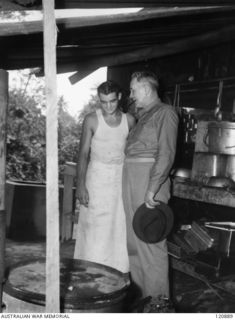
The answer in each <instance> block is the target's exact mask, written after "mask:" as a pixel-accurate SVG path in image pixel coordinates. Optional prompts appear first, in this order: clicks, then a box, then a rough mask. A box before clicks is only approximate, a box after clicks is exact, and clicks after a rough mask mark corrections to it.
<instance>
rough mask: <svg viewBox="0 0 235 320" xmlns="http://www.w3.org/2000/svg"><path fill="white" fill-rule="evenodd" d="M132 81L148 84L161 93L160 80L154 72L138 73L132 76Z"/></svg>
mask: <svg viewBox="0 0 235 320" xmlns="http://www.w3.org/2000/svg"><path fill="white" fill-rule="evenodd" d="M131 79H136V80H137V81H138V82H147V83H149V85H150V86H151V87H152V88H153V89H154V90H157V92H158V91H159V80H158V77H157V76H156V74H155V73H154V72H152V71H137V72H134V73H133V74H132V75H131Z"/></svg>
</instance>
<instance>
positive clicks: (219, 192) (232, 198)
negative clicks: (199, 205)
mask: <svg viewBox="0 0 235 320" xmlns="http://www.w3.org/2000/svg"><path fill="white" fill-rule="evenodd" d="M173 196H175V197H178V198H182V199H188V200H194V201H201V202H207V203H213V204H217V205H221V206H228V207H235V190H228V189H223V188H215V187H207V186H203V185H199V184H196V183H194V182H192V181H191V180H183V179H182V178H175V179H174V180H173Z"/></svg>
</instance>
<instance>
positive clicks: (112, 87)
mask: <svg viewBox="0 0 235 320" xmlns="http://www.w3.org/2000/svg"><path fill="white" fill-rule="evenodd" d="M97 92H98V95H100V94H101V93H102V94H105V95H108V94H110V93H112V92H115V93H116V94H117V95H118V94H119V93H120V92H121V89H120V87H119V85H118V84H117V83H116V82H114V81H111V80H108V81H105V82H103V83H101V84H100V85H99V86H98V88H97Z"/></svg>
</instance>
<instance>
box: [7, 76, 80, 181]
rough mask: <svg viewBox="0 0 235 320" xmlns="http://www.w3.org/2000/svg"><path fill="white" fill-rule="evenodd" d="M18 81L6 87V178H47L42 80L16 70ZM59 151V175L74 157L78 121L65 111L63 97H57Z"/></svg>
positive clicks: (76, 144)
mask: <svg viewBox="0 0 235 320" xmlns="http://www.w3.org/2000/svg"><path fill="white" fill-rule="evenodd" d="M16 82H17V84H16V83H14V81H12V88H11V89H10V91H9V104H8V119H7V168H6V169H7V170H6V176H7V178H8V179H17V180H31V181H39V182H45V180H46V176H45V175H46V118H45V95H44V83H43V80H39V79H36V78H35V77H33V76H32V74H29V73H28V74H27V73H24V72H19V73H18V75H17V81H16ZM58 108H59V109H58V124H59V128H58V154H59V173H60V178H61V179H62V172H63V168H64V164H65V162H67V161H76V159H77V149H78V140H79V132H80V131H79V125H78V123H77V122H76V120H75V119H74V118H72V116H70V115H69V114H68V112H67V111H66V103H65V101H64V99H63V98H62V97H60V98H59V101H58Z"/></svg>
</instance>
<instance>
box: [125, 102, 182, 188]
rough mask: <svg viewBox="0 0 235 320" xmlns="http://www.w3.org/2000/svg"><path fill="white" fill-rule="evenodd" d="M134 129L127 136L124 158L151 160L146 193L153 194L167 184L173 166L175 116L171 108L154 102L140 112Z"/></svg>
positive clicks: (175, 135)
mask: <svg viewBox="0 0 235 320" xmlns="http://www.w3.org/2000/svg"><path fill="white" fill-rule="evenodd" d="M141 112H142V115H141V116H140V118H139V120H138V122H137V124H136V126H135V127H134V128H133V129H132V131H131V132H130V134H129V137H128V140H127V145H126V149H125V154H126V157H127V158H154V159H155V162H154V164H153V167H152V169H151V172H150V179H149V186H148V191H151V192H153V193H154V194H156V193H157V192H158V191H159V189H160V187H161V185H162V184H163V183H164V182H165V181H166V180H167V178H168V176H169V172H170V169H171V167H172V165H173V162H174V158H175V152H176V140H177V131H178V116H177V113H176V111H175V109H174V107H172V106H170V105H167V104H165V103H162V102H160V103H159V102H153V103H152V104H151V105H149V106H148V107H147V108H146V109H142V110H141Z"/></svg>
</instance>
